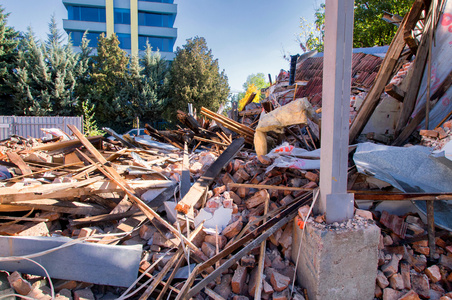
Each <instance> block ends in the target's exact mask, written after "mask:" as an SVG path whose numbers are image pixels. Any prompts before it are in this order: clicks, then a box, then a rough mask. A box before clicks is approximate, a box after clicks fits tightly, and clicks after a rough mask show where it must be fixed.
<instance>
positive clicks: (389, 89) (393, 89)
mask: <svg viewBox="0 0 452 300" xmlns="http://www.w3.org/2000/svg"><path fill="white" fill-rule="evenodd" d="M385 92H386V94H388V95H389V96H391V97H392V98H394V99H396V100H398V101H401V102H402V101H403V99H404V98H405V91H404V90H402V89H401V88H400V87H399V86H397V85H394V84H393V83H390V84H388V85H387V86H386V87H385Z"/></svg>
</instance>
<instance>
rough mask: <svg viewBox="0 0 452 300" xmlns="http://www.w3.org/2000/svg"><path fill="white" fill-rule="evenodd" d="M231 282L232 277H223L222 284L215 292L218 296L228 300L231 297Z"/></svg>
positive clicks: (228, 275) (227, 275)
mask: <svg viewBox="0 0 452 300" xmlns="http://www.w3.org/2000/svg"><path fill="white" fill-rule="evenodd" d="M231 281H232V275H231V274H226V275H223V276H221V282H220V284H219V285H217V286H216V287H215V288H214V289H213V291H214V292H215V293H217V294H219V295H220V296H221V297H223V298H224V299H228V298H229V295H230V294H231V292H232V288H231Z"/></svg>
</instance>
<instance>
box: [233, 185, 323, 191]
mask: <svg viewBox="0 0 452 300" xmlns="http://www.w3.org/2000/svg"><path fill="white" fill-rule="evenodd" d="M227 187H228V189H231V188H240V187H244V188H250V189H269V190H278V191H296V192H298V191H307V192H308V191H312V190H314V189H313V188H310V189H306V188H300V187H293V186H279V185H268V184H251V183H228V186H227Z"/></svg>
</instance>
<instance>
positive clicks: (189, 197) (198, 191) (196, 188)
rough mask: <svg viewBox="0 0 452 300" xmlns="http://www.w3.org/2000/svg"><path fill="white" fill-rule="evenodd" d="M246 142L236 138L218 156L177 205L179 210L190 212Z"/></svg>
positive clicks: (185, 212)
mask: <svg viewBox="0 0 452 300" xmlns="http://www.w3.org/2000/svg"><path fill="white" fill-rule="evenodd" d="M243 143H244V139H243V138H239V139H236V140H234V141H233V142H232V143H231V145H229V147H228V148H227V149H226V150H225V151H224V152H223V153H222V154H221V155H220V156H219V157H218V159H217V160H216V161H215V162H214V163H213V164H212V165H211V166H210V167H209V169H207V171H206V173H205V174H204V175H203V176H201V177H200V178H199V179H198V180H197V181H196V182H195V184H194V185H193V186H192V187H191V188H190V190H189V191H188V193H187V194H186V195H185V197H184V198H182V200H181V201H180V202H179V203H178V204H177V205H176V210H177V211H178V212H181V213H184V214H188V212H189V211H190V209H191V208H193V206H194V205H195V204H196V203H197V202H198V201H199V200H200V199H201V197H202V196H203V195H204V194H205V193H206V191H207V188H208V187H209V185H210V184H212V182H213V180H214V179H215V177H217V176H218V174H220V172H221V169H222V168H223V167H224V166H225V165H226V164H227V163H228V162H229V161H230V160H231V159H232V158H234V156H235V155H236V154H237V153H238V152H239V151H240V149H242V147H243Z"/></svg>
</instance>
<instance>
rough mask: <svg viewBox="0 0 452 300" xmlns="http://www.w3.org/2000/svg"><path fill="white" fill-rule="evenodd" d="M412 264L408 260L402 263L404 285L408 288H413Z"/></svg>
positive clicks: (401, 271) (401, 270) (401, 272)
mask: <svg viewBox="0 0 452 300" xmlns="http://www.w3.org/2000/svg"><path fill="white" fill-rule="evenodd" d="M410 269H411V267H410V265H409V264H408V263H406V262H402V263H401V264H400V274H402V279H403V286H404V288H405V289H407V290H411V278H410Z"/></svg>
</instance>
